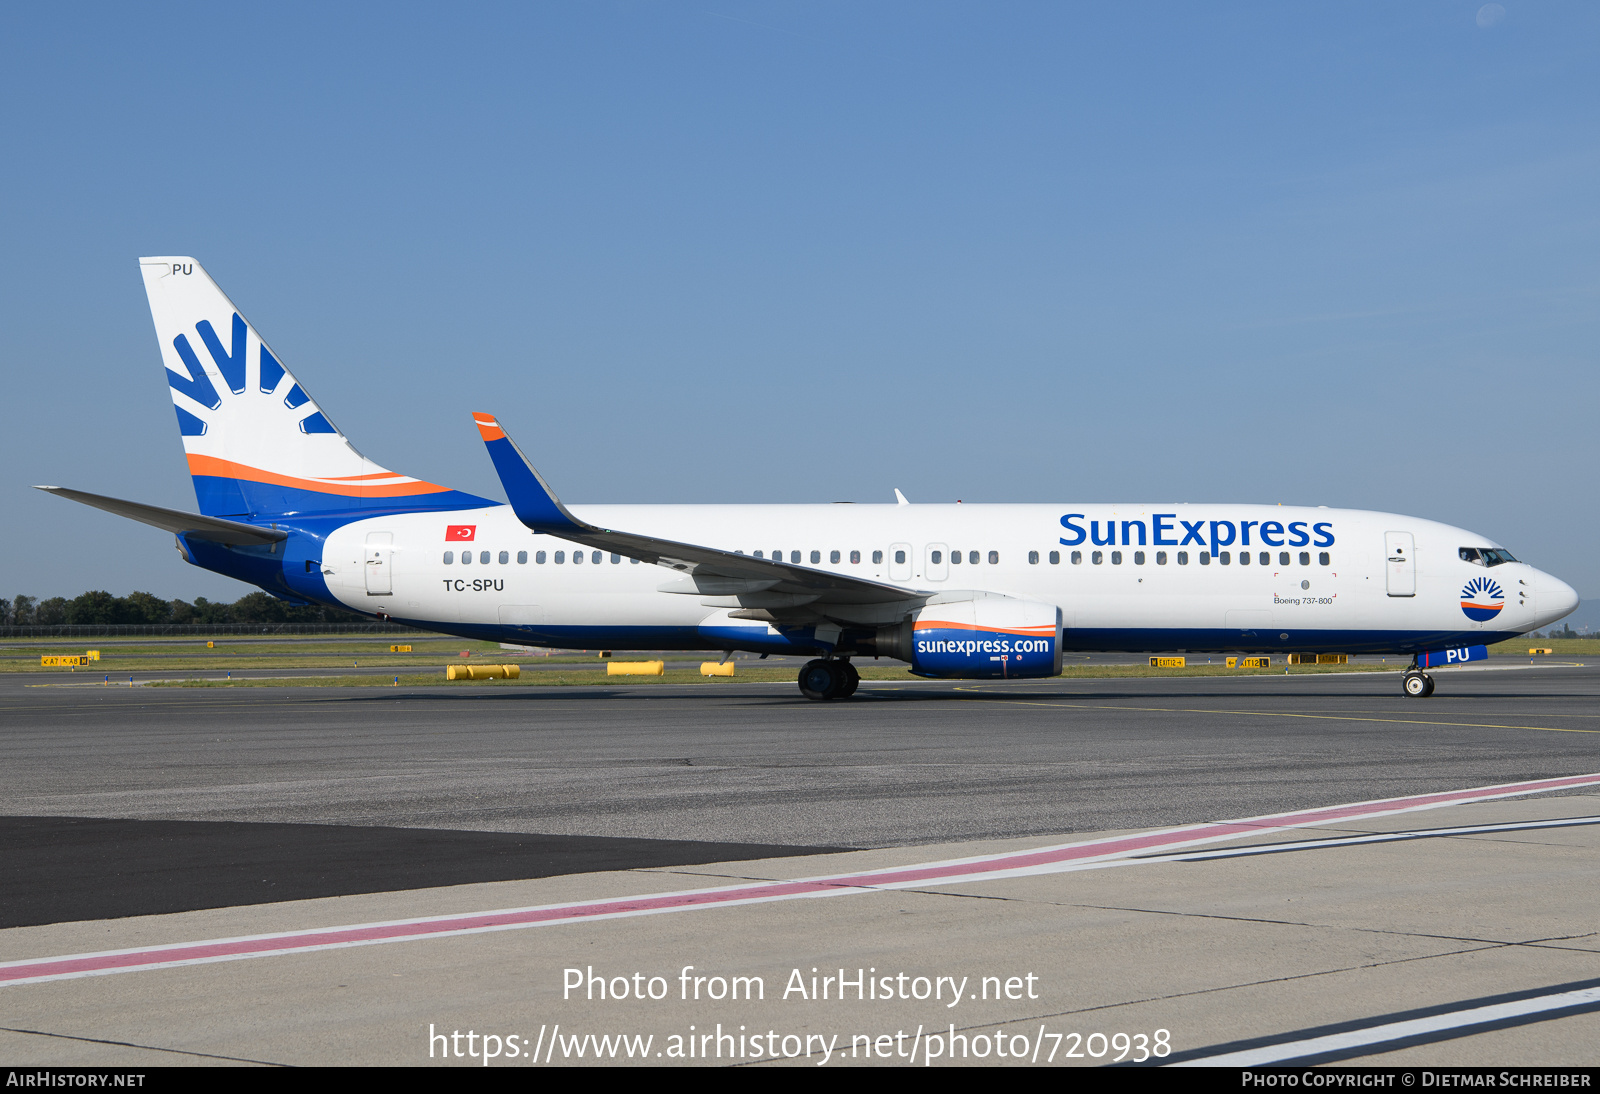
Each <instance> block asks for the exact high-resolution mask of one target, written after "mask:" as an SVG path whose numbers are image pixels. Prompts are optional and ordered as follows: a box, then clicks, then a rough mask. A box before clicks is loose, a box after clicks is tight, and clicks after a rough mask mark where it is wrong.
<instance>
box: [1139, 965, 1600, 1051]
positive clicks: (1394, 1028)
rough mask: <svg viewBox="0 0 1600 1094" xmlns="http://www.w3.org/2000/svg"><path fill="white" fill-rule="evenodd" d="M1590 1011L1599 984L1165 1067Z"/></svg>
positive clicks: (1426, 1037)
mask: <svg viewBox="0 0 1600 1094" xmlns="http://www.w3.org/2000/svg"><path fill="white" fill-rule="evenodd" d="M1589 1010H1600V985H1590V986H1587V987H1582V988H1578V989H1576V990H1573V991H1560V992H1554V993H1552V994H1548V995H1535V996H1533V997H1531V998H1527V999H1516V1000H1512V1001H1509V1002H1504V1003H1492V1004H1489V1005H1486V1006H1469V1007H1466V1008H1464V1009H1462V1010H1456V1011H1447V1012H1445V1013H1442V1014H1434V1015H1429V1016H1427V1017H1423V1018H1411V1019H1408V1020H1405V1021H1398V1022H1383V1023H1381V1024H1379V1025H1373V1026H1367V1027H1366V1028H1364V1029H1351V1030H1344V1031H1341V1032H1339V1033H1328V1034H1323V1035H1322V1036H1320V1037H1306V1038H1303V1039H1300V1040H1295V1041H1280V1042H1278V1043H1277V1044H1271V1045H1262V1046H1259V1047H1255V1048H1247V1049H1240V1050H1236V1051H1231V1052H1221V1053H1218V1054H1217V1055H1214V1056H1189V1057H1187V1058H1185V1059H1183V1060H1180V1061H1178V1062H1176V1063H1172V1064H1168V1065H1167V1066H1169V1067H1259V1066H1262V1065H1265V1064H1284V1063H1291V1062H1294V1061H1297V1060H1313V1059H1326V1058H1337V1057H1348V1056H1352V1055H1362V1056H1365V1055H1368V1053H1366V1052H1362V1051H1359V1050H1361V1049H1368V1048H1370V1049H1371V1050H1372V1051H1374V1052H1382V1051H1384V1046H1386V1045H1387V1046H1390V1047H1394V1048H1398V1047H1401V1045H1400V1042H1405V1043H1406V1044H1421V1043H1426V1042H1429V1041H1443V1040H1449V1039H1450V1038H1452V1037H1459V1036H1463V1035H1465V1034H1466V1033H1468V1032H1470V1031H1472V1030H1474V1029H1478V1028H1481V1027H1484V1026H1503V1025H1520V1024H1522V1022H1524V1021H1527V1020H1534V1021H1538V1020H1541V1019H1542V1018H1554V1017H1557V1016H1558V1015H1557V1013H1556V1012H1558V1011H1569V1012H1571V1013H1574V1014H1576V1013H1581V1012H1583V1011H1589Z"/></svg>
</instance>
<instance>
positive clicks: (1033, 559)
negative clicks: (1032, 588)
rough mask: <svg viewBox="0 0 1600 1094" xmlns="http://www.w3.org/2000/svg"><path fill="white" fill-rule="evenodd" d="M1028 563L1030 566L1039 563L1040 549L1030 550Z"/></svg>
mask: <svg viewBox="0 0 1600 1094" xmlns="http://www.w3.org/2000/svg"><path fill="white" fill-rule="evenodd" d="M1028 565H1029V566H1037V565H1039V552H1038V551H1029V552H1028Z"/></svg>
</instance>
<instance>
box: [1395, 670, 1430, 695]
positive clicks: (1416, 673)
mask: <svg viewBox="0 0 1600 1094" xmlns="http://www.w3.org/2000/svg"><path fill="white" fill-rule="evenodd" d="M1400 686H1401V687H1402V688H1404V689H1405V692H1406V694H1407V695H1409V696H1411V698H1413V699H1426V698H1427V697H1428V696H1430V695H1432V694H1433V677H1431V676H1429V675H1428V674H1427V673H1425V672H1423V671H1422V670H1421V669H1419V668H1417V667H1416V666H1415V665H1413V666H1412V667H1411V668H1409V669H1407V670H1406V675H1405V679H1404V680H1402V681H1401V682H1400Z"/></svg>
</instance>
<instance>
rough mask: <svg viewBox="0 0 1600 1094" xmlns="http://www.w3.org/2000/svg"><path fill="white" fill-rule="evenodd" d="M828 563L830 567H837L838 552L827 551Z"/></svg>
mask: <svg viewBox="0 0 1600 1094" xmlns="http://www.w3.org/2000/svg"><path fill="white" fill-rule="evenodd" d="M828 563H829V564H830V565H833V566H837V565H839V552H838V551H829V552H828Z"/></svg>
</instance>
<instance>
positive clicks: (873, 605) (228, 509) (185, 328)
mask: <svg viewBox="0 0 1600 1094" xmlns="http://www.w3.org/2000/svg"><path fill="white" fill-rule="evenodd" d="M139 267H140V270H141V272H142V274H143V277H144V283H145V290H146V292H147V294H148V296H149V301H150V311H151V315H152V317H153V319H154V321H155V327H156V335H157V338H158V340H159V342H160V346H161V355H162V360H163V363H164V365H165V371H166V380H167V384H168V387H169V388H170V389H171V393H172V401H173V404H174V408H175V410H176V412H177V418H178V432H179V433H180V435H181V436H182V438H183V447H184V452H185V455H186V456H187V458H188V464H189V473H190V475H191V476H192V478H193V482H194V488H195V495H196V498H197V500H198V503H199V509H200V513H199V514H191V513H185V512H182V511H179V510H173V509H166V508H162V507H159V506H153V505H145V504H141V503H138V502H132V501H124V500H120V499H116V498H109V497H104V496H101V495H97V494H89V493H85V492H83V491H78V490H69V489H66V488H63V487H56V486H41V487H39V489H41V490H47V491H50V492H51V493H54V494H57V495H60V496H61V497H64V498H69V499H71V500H73V501H78V502H82V503H85V504H87V505H92V506H95V507H97V508H100V509H105V510H107V511H109V512H112V513H116V514H119V515H121V516H124V517H129V518H131V519H133V520H136V521H142V522H143V523H145V524H149V525H153V526H155V527H157V528H161V529H164V530H166V531H168V532H171V533H173V534H174V535H175V537H176V541H177V548H178V553H179V554H180V555H182V557H183V559H184V561H186V562H188V563H190V564H192V565H195V566H199V567H202V568H204V569H207V570H211V571H213V572H215V573H220V574H224V575H227V576H228V577H233V578H237V579H239V580H241V581H245V582H248V583H250V584H253V585H257V586H259V587H260V588H262V589H264V590H266V591H267V592H268V593H271V594H272V595H273V596H276V597H278V598H280V599H282V600H285V601H288V602H291V603H295V604H323V605H329V606H334V607H339V608H346V609H350V610H353V611H356V612H360V613H363V614H365V615H367V616H370V617H372V618H374V619H377V620H382V621H392V622H395V623H400V624H406V625H409V626H414V627H419V628H423V629H426V630H430V631H436V632H441V633H446V634H454V635H460V636H463V637H467V638H473V639H484V640H489V641H498V642H503V643H508V644H515V645H525V646H543V647H554V648H568V649H597V648H598V649H611V648H621V649H660V650H699V651H718V652H722V653H723V654H724V655H725V656H726V655H728V654H731V653H732V652H733V651H748V652H754V653H759V654H763V655H766V654H791V655H793V654H798V655H802V656H807V657H809V658H810V660H809V661H807V662H806V663H805V665H804V666H803V667H802V668H801V669H800V671H799V680H798V682H799V686H800V691H801V693H802V694H803V695H804V696H805V697H806V698H808V699H815V700H828V699H840V698H845V697H848V696H849V695H851V694H852V693H854V691H855V690H856V686H857V684H858V683H859V682H860V674H859V672H858V670H857V669H856V668H855V667H854V665H853V663H852V662H853V660H855V659H860V658H866V657H873V658H890V659H893V660H897V661H903V662H906V663H907V664H908V665H909V666H910V671H911V672H912V673H913V674H915V675H918V676H922V677H929V678H957V679H1029V678H1040V677H1050V676H1056V675H1059V674H1060V672H1061V668H1062V657H1063V654H1064V653H1066V652H1067V651H1092V650H1095V651H1145V652H1154V651H1167V650H1173V651H1185V652H1196V653H1198V652H1206V653H1229V652H1239V653H1255V654H1263V653H1264V654H1267V655H1269V656H1271V655H1275V654H1290V653H1300V654H1306V653H1312V654H1314V653H1319V652H1335V651H1336V652H1339V653H1344V654H1379V653H1381V654H1398V655H1402V656H1403V655H1406V654H1410V655H1412V661H1411V664H1410V666H1409V668H1408V669H1407V670H1406V671H1405V673H1404V676H1403V680H1402V689H1403V691H1404V693H1405V694H1406V695H1408V696H1413V697H1417V698H1421V697H1426V696H1428V695H1431V694H1433V691H1434V680H1433V677H1432V675H1431V674H1430V673H1429V672H1428V671H1427V670H1428V669H1430V668H1434V667H1437V666H1441V665H1448V664H1456V663H1463V662H1467V661H1475V660H1481V659H1483V658H1486V657H1487V656H1488V653H1487V648H1486V647H1487V645H1488V644H1489V643H1493V642H1498V641H1502V640H1505V639H1508V638H1512V637H1515V636H1516V635H1519V634H1523V633H1525V632H1527V631H1531V630H1534V629H1536V628H1540V627H1544V626H1547V625H1549V624H1550V623H1553V622H1554V621H1556V620H1558V619H1560V618H1561V617H1563V616H1565V615H1567V614H1568V613H1569V612H1571V611H1572V610H1573V609H1574V608H1576V607H1577V605H1578V596H1577V594H1576V593H1575V592H1574V591H1573V589H1572V587H1571V586H1569V585H1567V584H1566V583H1565V582H1563V581H1561V580H1559V579H1558V578H1555V577H1553V576H1551V575H1550V574H1547V573H1544V572H1542V571H1540V570H1537V569H1535V568H1534V567H1532V566H1530V565H1528V564H1527V563H1524V562H1521V561H1519V560H1518V559H1516V558H1514V557H1513V556H1512V555H1511V553H1510V552H1509V551H1507V550H1506V549H1505V548H1504V547H1502V546H1500V545H1499V544H1497V543H1494V542H1492V541H1490V540H1488V539H1486V538H1485V537H1484V536H1481V535H1478V534H1477V533H1474V532H1469V531H1467V530H1465V529H1461V528H1455V527H1451V526H1450V525H1446V524H1441V523H1439V522H1437V521H1431V520H1423V519H1419V518H1416V517H1406V516H1398V515H1395V514H1391V513H1380V512H1368V511H1364V510H1352V509H1329V508H1327V507H1325V506H1316V507H1300V506H1282V505H1233V504H1206V505H1192V504H1188V503H1184V504H1177V503H1170V504H1150V503H1134V504H1087V503H1081V504H1071V505H980V504H962V503H959V502H958V503H955V504H937V505H927V504H919V505H913V504H910V503H909V502H908V501H907V500H906V499H905V497H904V495H902V494H901V493H900V491H899V490H896V491H895V496H896V501H895V502H894V503H892V504H882V505H876V504H852V503H838V504H832V505H576V506H572V507H569V506H567V505H565V504H563V503H562V502H561V501H560V500H559V499H558V498H557V496H556V494H555V492H554V491H553V490H552V489H551V488H550V486H549V484H548V483H547V482H546V481H545V479H544V478H543V477H542V476H541V475H540V474H539V472H538V471H536V470H535V469H534V467H533V465H532V464H531V463H530V462H529V461H528V460H527V458H526V457H525V456H524V455H523V453H522V450H521V449H520V448H518V447H517V445H516V444H515V443H514V442H513V441H512V439H511V437H510V436H509V434H508V433H507V432H506V430H505V428H504V426H503V425H502V424H501V422H500V420H499V419H498V418H496V417H495V416H494V415H491V414H474V415H473V418H474V421H475V424H476V425H477V428H478V432H479V435H480V437H481V439H482V441H483V442H484V445H485V447H486V448H487V450H488V455H489V458H490V459H491V461H492V462H493V464H494V468H495V471H496V472H497V474H498V475H499V479H500V483H501V486H502V487H503V488H504V490H505V494H506V497H507V499H508V500H509V504H501V503H499V502H497V501H494V500H493V499H490V498H484V497H478V496H476V495H473V494H469V493H466V492H463V491H460V490H454V489H451V488H449V487H445V486H439V485H435V484H433V483H429V482H424V481H422V480H420V479H415V478H412V477H410V476H408V475H403V474H400V473H398V472H395V471H390V470H389V469H388V468H385V467H381V466H379V465H378V464H376V463H374V462H372V461H371V460H369V459H367V458H366V457H365V456H362V455H361V453H360V452H358V451H357V450H356V449H355V447H354V446H353V445H352V444H351V443H350V442H349V440H347V439H346V438H345V435H344V434H343V433H342V432H340V431H339V429H338V428H337V427H336V426H335V425H334V424H333V422H332V421H331V420H330V419H329V418H328V416H327V414H326V413H325V412H324V411H323V409H322V408H321V407H320V406H319V405H318V404H317V402H316V401H315V400H314V399H312V398H311V396H310V394H309V393H308V392H307V391H306V389H305V387H304V386H303V385H302V384H301V383H300V382H299V381H298V380H297V379H296V378H295V376H294V375H293V374H292V373H290V372H289V370H288V368H287V367H286V366H285V365H284V364H283V363H282V362H281V359H280V358H279V357H278V355H277V354H276V353H274V352H273V351H272V349H271V348H270V347H269V346H268V345H267V343H266V342H265V341H263V340H262V339H261V337H260V336H259V335H258V334H257V333H256V330H255V328H254V327H252V326H251V325H250V324H249V323H248V322H246V321H245V319H244V318H243V317H242V314H241V313H240V311H239V309H238V308H236V307H235V306H234V304H233V302H232V301H231V300H229V299H228V297H227V296H226V295H224V293H223V292H222V290H221V289H220V288H218V287H217V285H216V283H215V282H214V281H213V280H212V279H211V277H210V276H209V275H208V274H207V273H206V272H205V270H204V269H202V268H201V266H200V264H199V263H198V262H196V261H195V260H194V259H193V258H189V257H160V258H141V259H140V260H139Z"/></svg>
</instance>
